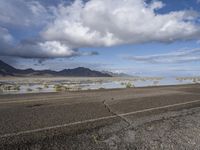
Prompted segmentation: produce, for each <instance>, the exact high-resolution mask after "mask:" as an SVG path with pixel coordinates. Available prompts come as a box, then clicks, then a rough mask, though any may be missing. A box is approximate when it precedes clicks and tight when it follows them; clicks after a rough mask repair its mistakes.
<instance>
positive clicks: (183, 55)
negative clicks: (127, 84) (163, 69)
mask: <svg viewBox="0 0 200 150" xmlns="http://www.w3.org/2000/svg"><path fill="white" fill-rule="evenodd" d="M124 58H125V59H128V60H134V61H141V62H147V63H185V62H192V61H199V60H200V48H196V49H187V50H178V51H174V52H170V53H165V54H157V55H146V56H126V57H124Z"/></svg>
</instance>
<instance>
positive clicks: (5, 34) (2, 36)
mask: <svg viewBox="0 0 200 150" xmlns="http://www.w3.org/2000/svg"><path fill="white" fill-rule="evenodd" d="M0 41H1V42H4V43H12V42H13V41H14V38H13V37H12V35H11V34H10V33H9V31H8V30H7V29H6V28H3V27H1V26H0Z"/></svg>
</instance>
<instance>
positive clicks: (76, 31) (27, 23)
mask: <svg viewBox="0 0 200 150" xmlns="http://www.w3.org/2000/svg"><path fill="white" fill-rule="evenodd" d="M164 6H165V4H163V3H162V2H161V1H153V2H152V3H150V4H147V3H146V2H145V1H144V0H90V1H88V2H82V1H81V0H75V1H74V2H73V3H72V4H71V5H66V4H65V3H61V4H60V5H58V6H54V7H49V6H48V7H46V6H44V4H43V5H42V4H41V2H40V1H39V0H12V1H11V0H10V1H8V0H1V1H0V26H6V27H9V26H12V27H13V26H14V27H15V28H17V27H18V26H20V27H29V29H30V30H31V29H32V26H38V25H39V26H40V25H42V27H44V28H43V30H42V31H41V32H40V35H39V37H36V38H37V40H33V41H31V42H30V41H28V42H19V44H18V45H15V44H16V42H13V41H14V38H13V37H12V35H11V34H10V33H9V31H8V30H7V29H5V28H2V29H1V28H0V33H2V35H0V40H1V41H0V46H1V50H0V54H1V55H9V56H19V57H26V58H33V57H35V58H49V57H50V58H56V57H72V56H77V55H94V54H95V53H94V52H88V53H81V52H80V51H78V49H79V48H84V47H102V46H115V45H120V44H135V43H145V42H153V41H155V42H173V41H176V40H190V39H199V37H200V27H199V25H197V24H196V23H195V20H196V19H197V18H198V14H197V13H196V12H193V11H173V12H169V13H166V14H158V13H156V12H157V11H155V10H158V9H162V8H163V7H164ZM39 29H41V27H39ZM37 30H38V28H37ZM34 32H37V31H34ZM25 39H29V37H25Z"/></svg>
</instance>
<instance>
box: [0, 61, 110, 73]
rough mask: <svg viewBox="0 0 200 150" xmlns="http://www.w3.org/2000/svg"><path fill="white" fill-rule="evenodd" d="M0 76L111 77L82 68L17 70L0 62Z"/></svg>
mask: <svg viewBox="0 0 200 150" xmlns="http://www.w3.org/2000/svg"><path fill="white" fill-rule="evenodd" d="M0 76H19V77H24V76H53V77H54V76H62V77H112V75H110V74H108V73H103V72H100V71H94V70H90V69H88V68H84V67H78V68H74V69H64V70H61V71H52V70H34V69H24V70H22V69H17V68H14V67H13V66H11V65H8V64H7V63H5V62H3V61H2V60H0Z"/></svg>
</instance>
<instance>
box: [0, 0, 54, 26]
mask: <svg viewBox="0 0 200 150" xmlns="http://www.w3.org/2000/svg"><path fill="white" fill-rule="evenodd" d="M52 17H53V16H52V15H51V10H50V8H46V7H44V6H43V5H41V4H40V2H39V1H34V0H30V1H26V0H9V1H8V0H1V1H0V24H4V25H8V24H9V25H13V26H33V25H37V26H38V25H42V24H45V23H47V22H48V21H49V19H50V18H52ZM52 19H53V18H52Z"/></svg>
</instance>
